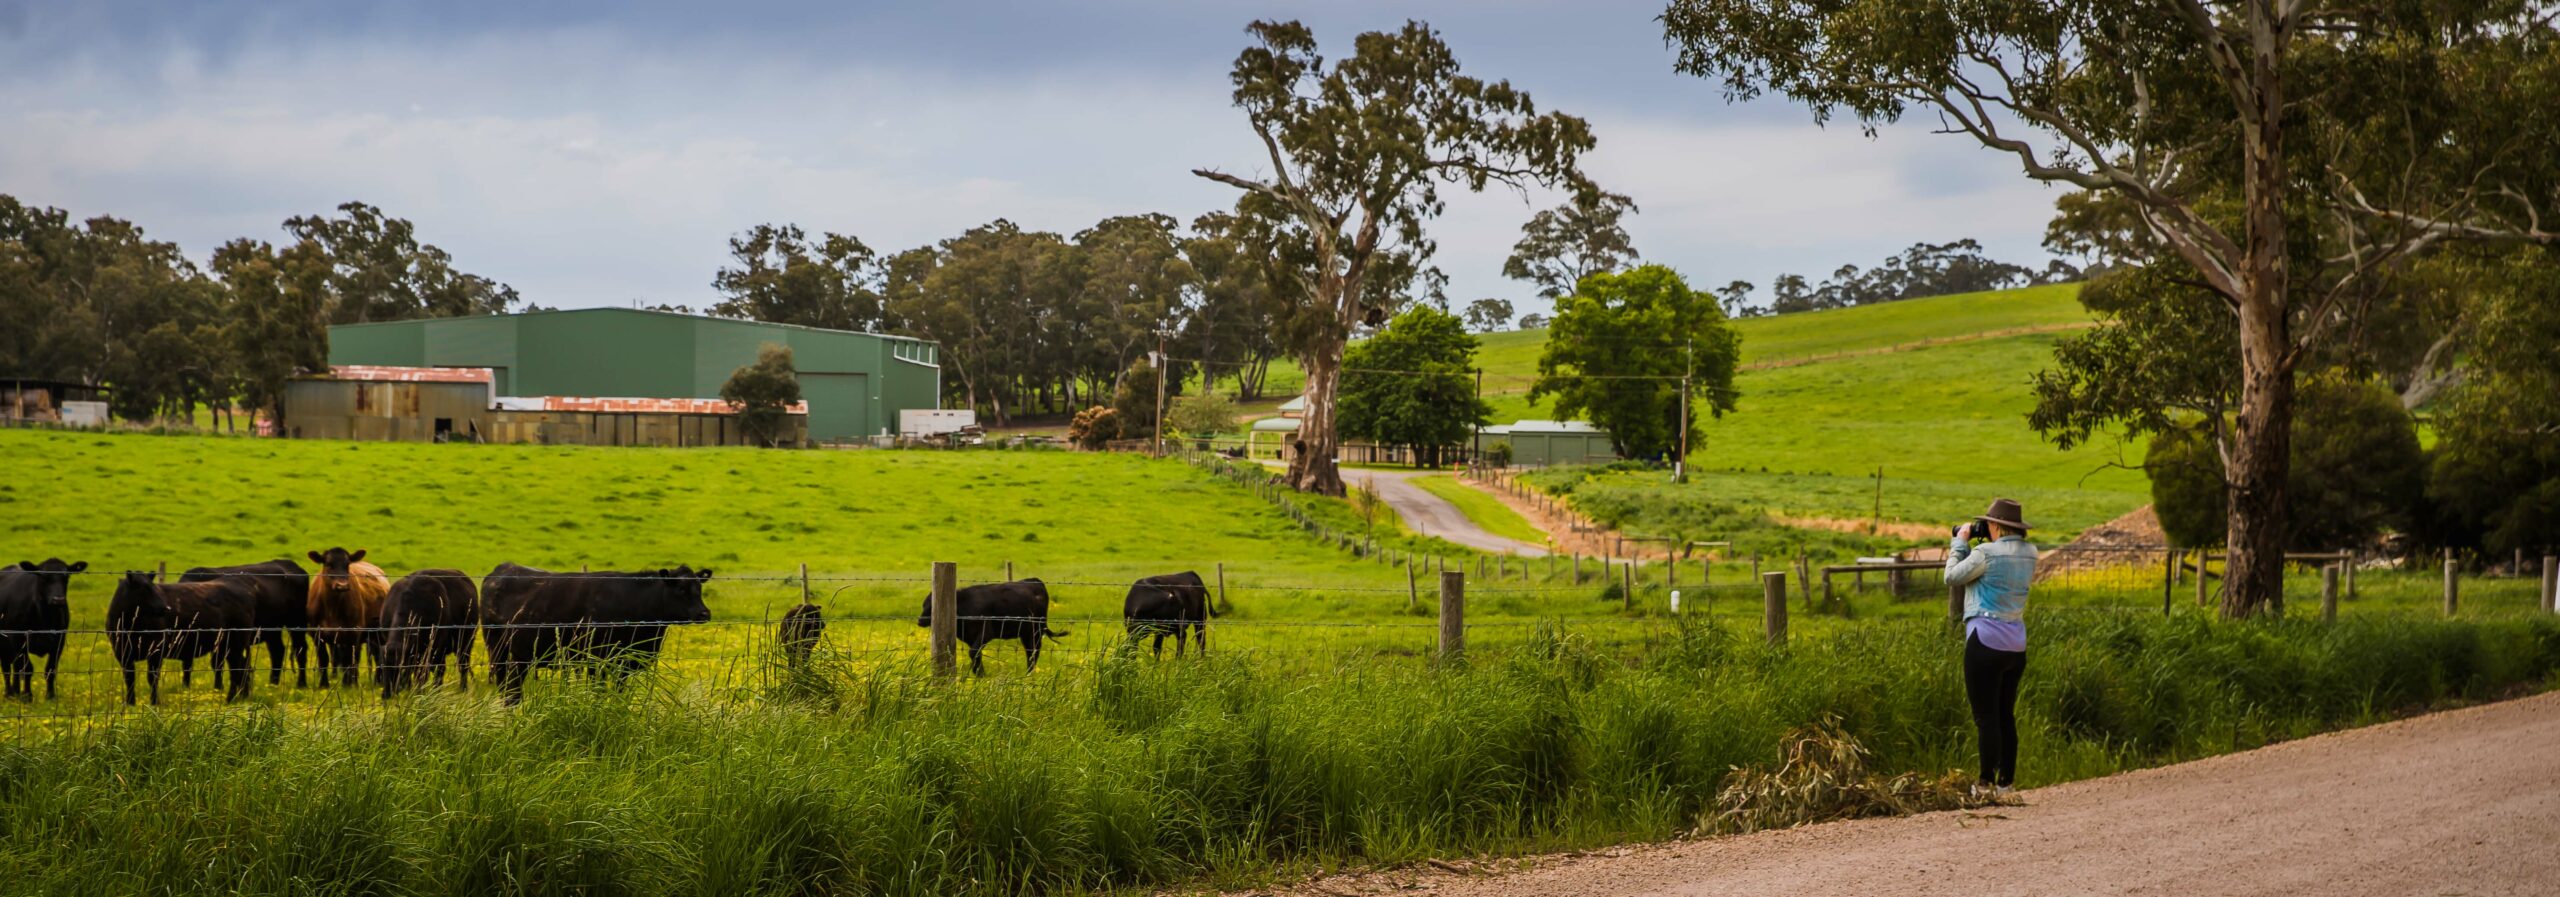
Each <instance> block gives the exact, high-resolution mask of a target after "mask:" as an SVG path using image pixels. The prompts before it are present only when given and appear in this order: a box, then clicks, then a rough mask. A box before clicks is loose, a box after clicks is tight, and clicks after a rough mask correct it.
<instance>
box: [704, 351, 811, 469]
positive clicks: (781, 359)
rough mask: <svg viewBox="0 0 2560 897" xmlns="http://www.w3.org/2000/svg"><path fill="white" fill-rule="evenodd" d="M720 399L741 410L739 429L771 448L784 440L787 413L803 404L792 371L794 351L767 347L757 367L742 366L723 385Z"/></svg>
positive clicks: (757, 356) (796, 379)
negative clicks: (792, 404)
mask: <svg viewBox="0 0 2560 897" xmlns="http://www.w3.org/2000/svg"><path fill="white" fill-rule="evenodd" d="M720 398H721V399H722V400H724V401H726V402H728V403H729V407H732V408H736V409H738V426H739V427H740V428H742V429H744V430H746V432H747V434H748V435H749V436H751V437H753V438H754V439H755V440H756V441H757V442H761V443H764V444H765V446H766V447H767V448H771V447H773V446H774V445H775V444H777V443H778V442H779V441H780V439H781V436H782V423H783V421H784V420H785V419H786V417H787V415H786V413H785V411H784V409H785V408H787V407H788V406H789V405H790V404H791V403H793V402H797V401H800V377H799V375H798V374H797V373H796V372H795V371H794V370H793V369H792V362H791V347H789V346H785V345H781V344H779V343H766V344H764V347H763V348H760V349H758V350H756V360H755V363H754V364H748V365H741V366H740V367H739V368H738V369H737V370H736V371H735V372H732V373H731V374H730V375H729V382H727V383H723V384H721V385H720Z"/></svg>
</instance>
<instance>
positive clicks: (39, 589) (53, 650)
mask: <svg viewBox="0 0 2560 897" xmlns="http://www.w3.org/2000/svg"><path fill="white" fill-rule="evenodd" d="M87 569H89V562H87V561H74V562H71V563H67V564H66V563H63V561H62V559H61V558H46V559H45V562H44V563H41V564H39V563H36V562H34V561H21V562H19V563H18V564H16V565H14V566H9V567H0V679H5V680H6V681H7V685H8V687H7V696H8V697H12V698H17V699H19V700H22V701H32V700H35V696H36V662H35V658H36V656H37V655H42V656H43V657H44V699H45V700H48V701H50V700H53V672H54V670H55V669H57V668H59V667H61V666H62V641H63V635H64V633H66V632H68V631H70V629H71V575H72V574H74V573H78V572H81V571H83V570H87Z"/></svg>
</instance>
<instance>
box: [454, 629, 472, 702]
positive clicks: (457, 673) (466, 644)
mask: <svg viewBox="0 0 2560 897" xmlns="http://www.w3.org/2000/svg"><path fill="white" fill-rule="evenodd" d="M453 676H454V678H455V679H457V680H459V681H460V684H459V685H458V686H457V687H456V689H455V690H457V691H470V690H471V632H470V630H467V629H466V630H463V631H462V635H461V637H459V638H457V639H456V640H455V641H454V645H453Z"/></svg>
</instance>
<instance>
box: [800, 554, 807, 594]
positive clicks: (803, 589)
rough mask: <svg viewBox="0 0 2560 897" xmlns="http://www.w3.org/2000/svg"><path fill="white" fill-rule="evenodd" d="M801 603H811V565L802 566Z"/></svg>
mask: <svg viewBox="0 0 2560 897" xmlns="http://www.w3.org/2000/svg"><path fill="white" fill-rule="evenodd" d="M800 603H802V604H807V603H809V565H808V564H806V563H803V564H801V565H800Z"/></svg>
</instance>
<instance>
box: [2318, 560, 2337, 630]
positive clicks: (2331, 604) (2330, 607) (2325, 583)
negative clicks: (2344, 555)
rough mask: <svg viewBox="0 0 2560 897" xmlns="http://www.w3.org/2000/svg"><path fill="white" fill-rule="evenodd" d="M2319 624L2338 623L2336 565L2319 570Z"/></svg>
mask: <svg viewBox="0 0 2560 897" xmlns="http://www.w3.org/2000/svg"><path fill="white" fill-rule="evenodd" d="M2320 622H2323V623H2335V622H2338V565H2337V564H2330V565H2328V566H2326V567H2322V568H2320Z"/></svg>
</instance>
